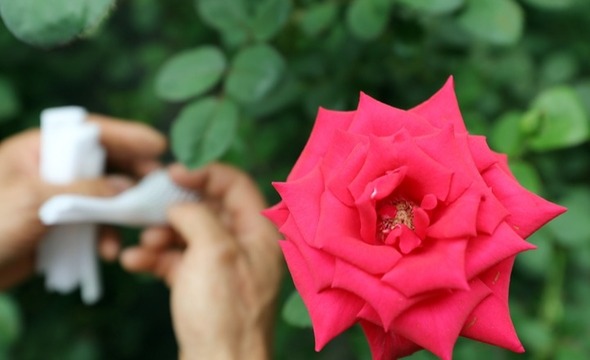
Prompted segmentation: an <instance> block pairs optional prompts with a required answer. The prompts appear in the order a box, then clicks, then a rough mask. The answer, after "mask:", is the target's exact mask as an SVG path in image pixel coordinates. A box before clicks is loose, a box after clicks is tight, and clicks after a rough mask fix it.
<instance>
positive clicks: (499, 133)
mask: <svg viewBox="0 0 590 360" xmlns="http://www.w3.org/2000/svg"><path fill="white" fill-rule="evenodd" d="M521 120H522V113H519V112H508V113H506V114H504V115H502V116H501V117H500V118H499V119H498V120H497V121H496V122H495V123H494V126H493V128H492V133H491V134H490V145H491V147H492V148H493V149H494V150H496V151H499V152H502V153H506V154H508V155H510V156H516V155H519V154H521V153H522V151H523V145H524V141H523V134H522V133H521V125H520V123H521Z"/></svg>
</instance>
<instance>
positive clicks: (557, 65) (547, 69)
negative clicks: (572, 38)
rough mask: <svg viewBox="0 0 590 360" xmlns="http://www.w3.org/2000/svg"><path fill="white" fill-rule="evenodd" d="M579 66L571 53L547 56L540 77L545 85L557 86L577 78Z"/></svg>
mask: <svg viewBox="0 0 590 360" xmlns="http://www.w3.org/2000/svg"><path fill="white" fill-rule="evenodd" d="M578 72H579V64H578V59H577V58H576V56H575V55H574V54H573V53H571V52H565V51H563V52H557V53H553V54H551V55H550V56H547V57H546V59H545V61H543V64H542V67H541V71H540V77H541V83H542V84H543V85H557V84H563V83H565V82H568V81H570V80H572V79H575V78H576V77H577V74H578Z"/></svg>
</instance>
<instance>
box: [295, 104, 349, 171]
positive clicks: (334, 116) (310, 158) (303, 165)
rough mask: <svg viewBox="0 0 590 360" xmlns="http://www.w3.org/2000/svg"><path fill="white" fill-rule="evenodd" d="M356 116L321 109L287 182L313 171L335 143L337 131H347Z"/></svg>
mask: <svg viewBox="0 0 590 360" xmlns="http://www.w3.org/2000/svg"><path fill="white" fill-rule="evenodd" d="M354 114H355V112H354V111H347V112H344V111H332V110H326V109H323V108H320V109H319V111H318V115H317V117H316V121H315V124H314V126H313V130H312V131H311V135H310V136H309V140H308V141H307V144H306V145H305V148H304V149H303V151H302V152H301V155H300V156H299V159H298V160H297V162H296V163H295V165H294V166H293V169H292V170H291V173H290V174H289V176H288V177H287V181H291V180H296V179H299V178H300V177H302V176H304V175H305V174H307V173H308V172H309V171H311V170H312V169H313V168H314V167H315V166H316V165H317V163H318V162H319V160H320V159H321V158H322V157H323V156H324V154H325V153H326V151H327V149H328V147H329V146H330V145H331V144H332V143H333V137H334V134H335V133H336V131H337V130H339V129H342V130H346V129H347V128H348V127H349V125H350V122H351V121H352V118H353V117H354Z"/></svg>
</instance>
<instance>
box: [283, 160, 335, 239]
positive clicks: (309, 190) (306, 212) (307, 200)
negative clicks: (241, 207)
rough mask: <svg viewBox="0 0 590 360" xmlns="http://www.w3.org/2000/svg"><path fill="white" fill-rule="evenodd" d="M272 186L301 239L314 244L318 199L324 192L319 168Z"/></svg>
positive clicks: (318, 215)
mask: <svg viewBox="0 0 590 360" xmlns="http://www.w3.org/2000/svg"><path fill="white" fill-rule="evenodd" d="M273 185H274V187H275V189H276V190H277V192H278V193H279V194H280V195H281V198H282V199H283V202H284V203H285V205H286V206H287V208H288V209H289V211H290V212H291V215H292V216H293V218H294V220H295V223H296V225H297V227H298V229H299V231H300V232H301V235H302V236H303V239H304V240H305V241H307V242H308V243H309V244H314V242H315V234H316V231H317V224H318V219H319V218H320V201H319V199H320V198H321V195H322V193H323V191H324V183H323V179H322V175H321V172H320V170H319V167H315V168H314V169H313V170H311V171H310V172H309V173H308V174H307V175H305V176H304V177H301V178H299V179H297V180H293V181H289V182H286V183H274V184H273Z"/></svg>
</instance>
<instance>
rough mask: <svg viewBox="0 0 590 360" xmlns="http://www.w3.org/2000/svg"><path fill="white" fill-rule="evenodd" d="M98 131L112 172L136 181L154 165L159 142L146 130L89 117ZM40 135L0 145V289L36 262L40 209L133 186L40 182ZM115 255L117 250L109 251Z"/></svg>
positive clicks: (108, 246) (119, 181) (112, 180)
mask: <svg viewBox="0 0 590 360" xmlns="http://www.w3.org/2000/svg"><path fill="white" fill-rule="evenodd" d="M89 120H90V121H93V122H96V123H97V124H98V125H99V126H100V128H101V142H102V144H103V146H104V147H105V148H106V151H107V154H108V156H109V159H108V161H109V162H110V163H111V164H112V165H113V166H115V167H117V168H120V169H126V170H127V172H126V175H131V176H141V175H144V174H145V173H146V172H148V171H149V170H151V169H153V168H154V167H156V166H158V162H157V157H158V156H159V155H160V154H161V153H162V152H163V151H164V149H165V146H166V142H165V139H164V137H163V136H162V135H161V134H159V133H158V132H156V131H155V130H152V129H151V128H149V127H148V126H146V125H143V124H140V123H135V122H130V121H118V120H115V119H111V118H107V117H104V116H98V115H91V116H90V119H89ZM39 150H40V132H39V130H30V131H27V132H24V133H21V134H18V135H14V136H13V137H11V138H9V139H7V140H5V141H4V142H2V143H1V144H0V199H1V202H0V289H3V288H7V287H9V286H12V285H15V284H16V283H18V282H20V281H22V280H24V279H25V278H26V277H28V276H29V275H30V274H31V273H32V271H33V269H34V263H35V253H36V249H37V246H38V242H39V241H40V239H41V238H42V237H43V235H44V233H45V232H46V230H47V227H46V226H44V225H43V224H42V223H41V222H40V220H39V217H38V211H39V207H40V206H41V205H42V204H43V203H44V202H45V201H46V200H48V199H49V198H50V197H52V196H54V195H58V194H63V193H74V194H84V195H91V196H112V195H115V194H117V193H118V192H120V191H122V190H124V189H125V188H127V187H129V186H130V185H131V184H132V180H131V179H129V178H126V177H123V176H111V177H103V178H98V179H93V180H82V181H77V182H74V183H72V184H69V185H51V184H47V183H44V182H43V181H42V180H41V178H40V176H39V158H40V154H39ZM103 239H104V241H102V242H101V243H102V245H103V246H102V249H101V250H103V251H102V253H103V254H105V255H107V256H108V257H113V258H114V257H115V256H116V254H113V245H114V244H115V242H114V236H113V234H112V233H110V234H109V233H105V236H103ZM114 251H116V250H114Z"/></svg>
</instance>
